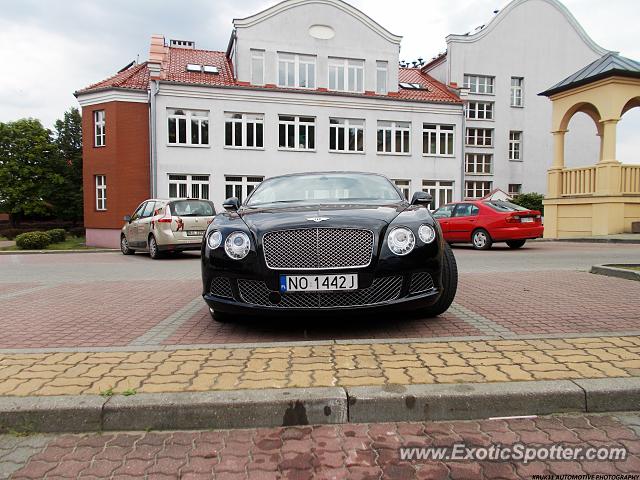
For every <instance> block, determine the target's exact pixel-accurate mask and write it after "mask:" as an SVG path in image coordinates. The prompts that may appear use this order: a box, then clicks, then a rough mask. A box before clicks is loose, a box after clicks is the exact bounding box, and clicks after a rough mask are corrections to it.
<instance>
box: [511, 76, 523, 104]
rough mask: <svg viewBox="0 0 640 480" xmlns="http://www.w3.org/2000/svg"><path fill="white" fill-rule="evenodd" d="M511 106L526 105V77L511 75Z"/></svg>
mask: <svg viewBox="0 0 640 480" xmlns="http://www.w3.org/2000/svg"><path fill="white" fill-rule="evenodd" d="M511 106H512V107H516V108H521V107H524V77H511Z"/></svg>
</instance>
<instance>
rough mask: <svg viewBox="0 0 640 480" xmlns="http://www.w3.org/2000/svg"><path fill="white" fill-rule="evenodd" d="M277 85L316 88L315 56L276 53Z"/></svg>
mask: <svg viewBox="0 0 640 480" xmlns="http://www.w3.org/2000/svg"><path fill="white" fill-rule="evenodd" d="M278 85H279V86H280V87H297V88H316V57H313V56H311V55H298V54H294V53H278Z"/></svg>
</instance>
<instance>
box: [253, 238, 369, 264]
mask: <svg viewBox="0 0 640 480" xmlns="http://www.w3.org/2000/svg"><path fill="white" fill-rule="evenodd" d="M262 245H263V249H264V258H265V261H266V263H267V267H269V268H271V269H286V270H316V269H331V268H358V267H366V266H367V265H369V263H370V262H371V256H372V254H373V233H371V232H370V231H368V230H358V229H355V228H299V229H295V230H279V231H276V232H269V233H267V234H265V236H264V238H263V240H262Z"/></svg>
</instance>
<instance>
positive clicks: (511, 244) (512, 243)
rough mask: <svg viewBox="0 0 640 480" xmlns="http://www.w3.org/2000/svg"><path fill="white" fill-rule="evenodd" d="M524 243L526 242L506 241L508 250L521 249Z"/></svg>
mask: <svg viewBox="0 0 640 480" xmlns="http://www.w3.org/2000/svg"><path fill="white" fill-rule="evenodd" d="M526 242H527V241H526V240H507V245H508V246H509V248H522V247H523V246H524V244H525V243H526Z"/></svg>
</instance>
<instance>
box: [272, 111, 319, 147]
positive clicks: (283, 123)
mask: <svg viewBox="0 0 640 480" xmlns="http://www.w3.org/2000/svg"><path fill="white" fill-rule="evenodd" d="M290 118H293V120H289V119H290ZM306 119H309V120H310V121H306ZM282 127H284V128H285V143H288V140H289V138H290V136H289V129H293V138H294V140H295V144H294V146H293V147H290V146H288V145H284V146H283V145H281V144H280V129H281V128H282ZM303 132H304V145H302V144H300V143H299V141H300V134H301V133H303ZM309 132H312V133H311V134H309ZM315 137H316V118H315V117H311V116H305V115H284V114H281V115H278V150H290V151H297V152H314V151H315V150H316V138H315Z"/></svg>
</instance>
